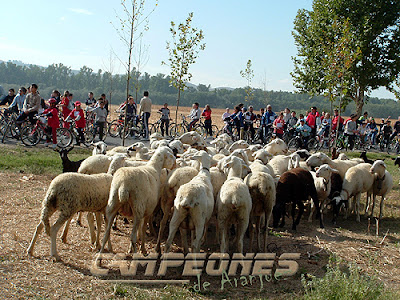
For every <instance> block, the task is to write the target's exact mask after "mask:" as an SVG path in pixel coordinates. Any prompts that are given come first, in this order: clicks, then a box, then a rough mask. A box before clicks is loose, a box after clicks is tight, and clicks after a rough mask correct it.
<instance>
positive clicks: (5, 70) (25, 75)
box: [0, 62, 400, 118]
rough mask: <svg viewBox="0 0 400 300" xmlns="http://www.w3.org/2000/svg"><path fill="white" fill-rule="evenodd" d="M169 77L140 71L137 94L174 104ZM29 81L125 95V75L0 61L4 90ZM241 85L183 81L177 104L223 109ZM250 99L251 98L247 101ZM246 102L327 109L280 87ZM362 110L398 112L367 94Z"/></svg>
mask: <svg viewBox="0 0 400 300" xmlns="http://www.w3.org/2000/svg"><path fill="white" fill-rule="evenodd" d="M134 78H137V73H136V71H135V70H133V72H132V79H131V82H132V84H131V86H130V90H131V92H130V93H131V94H132V95H133V96H135V94H136V93H135V80H134ZM169 80H170V77H169V76H167V75H164V74H157V75H153V76H152V75H150V74H148V73H144V74H141V76H140V79H139V93H138V97H139V98H140V95H142V94H143V91H145V90H148V91H149V92H150V98H151V99H152V100H153V103H155V104H163V103H165V102H168V103H169V105H170V106H173V105H175V104H176V98H177V90H176V89H175V88H174V87H172V86H171V84H170V83H169ZM30 83H37V84H38V85H39V91H40V94H41V95H42V97H43V98H49V96H50V93H51V91H52V90H53V89H57V90H59V91H60V92H61V93H63V91H64V90H69V91H70V92H72V93H73V94H74V100H81V101H82V100H85V99H86V98H87V94H88V92H89V91H92V92H93V93H94V95H95V97H98V96H99V95H101V94H102V93H105V94H107V95H109V94H110V91H111V92H112V94H111V95H112V97H111V101H112V103H113V104H120V103H121V102H123V101H124V99H125V93H126V92H125V91H126V76H125V75H113V76H111V74H110V73H109V72H103V71H102V70H98V71H97V72H94V71H93V70H92V69H90V68H88V67H86V66H83V67H82V68H81V69H80V70H79V71H73V70H71V68H70V67H67V66H65V65H63V64H52V65H49V66H48V67H40V66H36V65H29V66H28V65H16V64H14V63H11V62H7V63H0V84H1V85H2V86H3V88H4V89H6V90H8V89H9V88H14V89H16V90H17V89H18V88H19V87H20V86H28V85H29V84H30ZM245 95H246V92H245V89H244V88H236V89H218V90H214V89H210V86H209V85H205V84H199V85H198V86H197V87H195V86H192V85H191V86H189V87H188V88H187V89H186V90H185V91H184V92H183V93H182V98H181V102H180V103H181V106H190V105H191V104H192V103H193V102H199V103H200V106H201V107H204V105H205V104H210V105H211V107H217V108H225V107H230V108H232V107H234V106H235V105H237V104H238V103H241V102H243V103H245V102H244V99H245ZM250 102H251V103H250ZM250 102H249V103H245V105H246V106H248V105H253V106H254V108H255V109H256V110H259V109H260V108H261V107H265V106H266V105H267V104H271V105H272V107H273V110H274V111H281V110H283V109H284V108H285V107H289V108H290V109H291V110H296V111H298V112H299V113H304V112H305V111H306V110H308V109H310V107H312V106H316V107H317V108H318V110H319V111H322V110H325V111H329V110H330V102H329V101H328V100H327V98H324V97H322V96H317V97H310V96H309V95H307V94H296V93H291V92H284V91H263V90H261V89H255V90H254V97H253V100H251V101H250ZM354 110H355V108H354V105H353V104H350V105H349V106H348V107H347V109H346V114H350V113H351V112H353V111H354ZM363 110H364V111H368V113H369V115H371V116H375V117H378V118H381V117H387V116H392V117H393V118H397V116H398V115H399V113H400V109H399V107H398V103H397V102H396V101H394V100H392V99H379V98H369V99H368V101H367V104H366V105H365V106H364V109H363Z"/></svg>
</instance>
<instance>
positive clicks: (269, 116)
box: [260, 104, 277, 138]
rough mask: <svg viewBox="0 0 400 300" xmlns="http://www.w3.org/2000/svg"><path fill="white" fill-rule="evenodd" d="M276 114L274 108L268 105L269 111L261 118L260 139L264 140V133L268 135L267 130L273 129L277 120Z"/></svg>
mask: <svg viewBox="0 0 400 300" xmlns="http://www.w3.org/2000/svg"><path fill="white" fill-rule="evenodd" d="M276 117H277V116H276V113H274V112H273V111H272V106H271V105H270V104H268V105H267V111H266V112H265V113H264V114H263V116H262V118H261V127H260V137H261V138H263V136H264V132H265V133H267V130H269V128H271V126H272V123H273V122H274V121H275V119H276Z"/></svg>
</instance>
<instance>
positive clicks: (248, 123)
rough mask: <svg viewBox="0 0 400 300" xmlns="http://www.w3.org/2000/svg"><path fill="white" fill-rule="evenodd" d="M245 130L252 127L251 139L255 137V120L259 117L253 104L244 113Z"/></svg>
mask: <svg viewBox="0 0 400 300" xmlns="http://www.w3.org/2000/svg"><path fill="white" fill-rule="evenodd" d="M243 117H244V124H243V125H244V130H247V129H250V133H251V139H254V134H255V131H254V121H255V120H256V119H257V116H256V114H255V113H254V108H253V106H251V105H250V106H249V110H248V111H246V112H245V113H244V116H243Z"/></svg>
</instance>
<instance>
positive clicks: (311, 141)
mask: <svg viewBox="0 0 400 300" xmlns="http://www.w3.org/2000/svg"><path fill="white" fill-rule="evenodd" d="M318 146H319V143H318V141H317V140H316V139H314V138H311V139H309V140H308V142H307V148H308V150H317V149H318Z"/></svg>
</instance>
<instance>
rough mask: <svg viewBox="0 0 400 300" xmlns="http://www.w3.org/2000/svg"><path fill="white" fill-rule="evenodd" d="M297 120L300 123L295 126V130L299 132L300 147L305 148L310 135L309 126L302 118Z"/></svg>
mask: <svg viewBox="0 0 400 300" xmlns="http://www.w3.org/2000/svg"><path fill="white" fill-rule="evenodd" d="M299 122H300V124H299V125H298V126H297V127H296V130H297V131H298V132H300V134H301V141H302V143H303V145H302V148H307V143H308V140H309V139H310V135H311V127H310V126H308V125H307V124H306V122H305V120H304V119H300V120H299Z"/></svg>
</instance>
